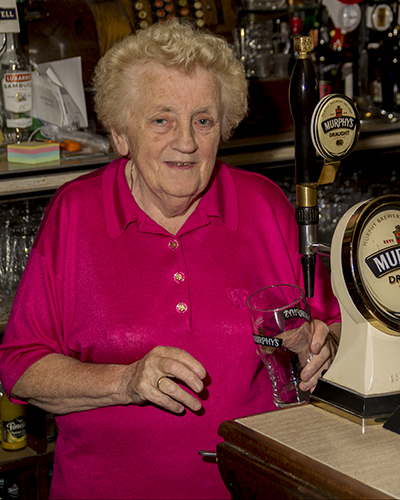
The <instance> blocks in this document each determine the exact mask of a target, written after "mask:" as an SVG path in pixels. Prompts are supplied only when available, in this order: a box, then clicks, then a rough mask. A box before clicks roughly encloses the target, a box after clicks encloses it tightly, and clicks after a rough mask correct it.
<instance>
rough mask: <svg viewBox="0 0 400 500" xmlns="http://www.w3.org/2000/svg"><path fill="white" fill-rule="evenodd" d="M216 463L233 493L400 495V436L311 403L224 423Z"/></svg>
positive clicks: (268, 496)
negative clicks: (348, 418)
mask: <svg viewBox="0 0 400 500" xmlns="http://www.w3.org/2000/svg"><path fill="white" fill-rule="evenodd" d="M219 434H220V436H221V437H222V438H223V439H224V440H225V442H224V443H220V444H219V445H218V447H217V454H218V467H219V470H220V473H221V476H222V479H223V480H224V482H225V484H226V486H227V488H228V490H229V491H230V493H231V495H232V498H233V499H241V500H246V499H250V498H251V499H253V500H256V499H274V500H275V499H281V498H282V499H286V498H345V499H350V498H365V499H367V498H368V499H378V498H400V473H399V469H400V435H398V434H396V433H394V432H391V431H389V430H386V429H384V428H383V427H382V426H381V425H372V426H361V425H359V424H356V423H354V422H351V421H350V420H347V419H346V418H343V417H340V416H338V415H335V414H333V413H331V412H329V411H326V410H324V409H321V408H318V407H316V406H313V405H309V404H305V405H302V406H298V407H292V408H288V409H284V410H277V411H273V412H269V413H265V414H260V415H255V416H251V417H246V418H239V419H237V420H231V421H227V422H223V423H222V424H221V426H220V429H219Z"/></svg>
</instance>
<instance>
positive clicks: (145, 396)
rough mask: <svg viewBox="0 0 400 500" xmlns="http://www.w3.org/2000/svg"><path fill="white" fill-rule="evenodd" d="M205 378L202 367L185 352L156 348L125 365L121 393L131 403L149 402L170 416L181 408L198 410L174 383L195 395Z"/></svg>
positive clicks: (198, 402)
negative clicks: (170, 412) (189, 389)
mask: <svg viewBox="0 0 400 500" xmlns="http://www.w3.org/2000/svg"><path fill="white" fill-rule="evenodd" d="M205 376H206V371H205V369H204V367H203V366H202V365H201V363H199V362H198V361H197V360H196V359H194V358H193V356H191V355H190V354H189V353H188V352H186V351H183V350H182V349H178V348H177V347H164V346H158V347H155V348H154V349H152V350H151V351H150V352H149V353H148V354H146V356H144V358H142V359H141V360H140V361H136V362H135V363H133V364H132V365H128V366H126V369H125V373H124V377H123V386H124V387H123V390H124V392H125V393H126V395H127V397H128V398H129V399H130V401H131V402H132V403H133V404H138V405H140V404H144V403H146V402H150V403H153V404H156V405H158V406H162V407H163V408H165V409H167V410H170V411H172V412H174V413H181V412H183V411H184V409H185V407H187V408H189V409H191V410H193V411H198V410H200V409H201V403H200V401H199V400H198V399H196V398H195V397H194V396H192V395H191V394H189V393H188V392H187V391H186V390H185V389H183V388H182V386H181V385H179V384H178V382H182V383H183V384H185V385H187V386H188V387H190V388H191V389H192V390H193V391H194V392H196V393H199V392H201V391H202V390H203V388H204V384H203V382H202V380H203V379H204V378H205ZM175 380H176V381H175ZM157 385H158V387H157Z"/></svg>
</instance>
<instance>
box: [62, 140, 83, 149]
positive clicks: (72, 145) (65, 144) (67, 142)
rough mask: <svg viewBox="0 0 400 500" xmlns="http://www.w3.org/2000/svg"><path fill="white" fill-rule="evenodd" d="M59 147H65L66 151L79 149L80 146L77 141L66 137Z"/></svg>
mask: <svg viewBox="0 0 400 500" xmlns="http://www.w3.org/2000/svg"><path fill="white" fill-rule="evenodd" d="M60 148H61V149H65V150H66V151H80V150H81V148H82V146H81V144H80V143H79V142H76V141H70V140H69V139H66V140H65V141H62V143H61V144H60Z"/></svg>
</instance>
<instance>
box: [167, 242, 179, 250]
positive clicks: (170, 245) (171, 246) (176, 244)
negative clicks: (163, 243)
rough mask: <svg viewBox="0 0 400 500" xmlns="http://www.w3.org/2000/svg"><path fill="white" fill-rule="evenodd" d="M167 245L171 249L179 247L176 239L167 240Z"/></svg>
mask: <svg viewBox="0 0 400 500" xmlns="http://www.w3.org/2000/svg"><path fill="white" fill-rule="evenodd" d="M168 246H169V248H170V249H171V250H174V251H175V250H177V248H178V247H179V241H178V240H169V243H168Z"/></svg>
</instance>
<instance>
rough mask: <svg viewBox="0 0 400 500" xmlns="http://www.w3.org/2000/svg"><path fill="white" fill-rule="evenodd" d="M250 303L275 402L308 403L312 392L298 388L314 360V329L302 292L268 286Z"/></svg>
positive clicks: (250, 298)
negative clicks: (303, 370)
mask: <svg viewBox="0 0 400 500" xmlns="http://www.w3.org/2000/svg"><path fill="white" fill-rule="evenodd" d="M247 304H248V306H249V310H250V316H251V320H252V324H253V338H254V342H255V344H256V348H257V352H258V354H259V355H260V357H261V359H262V360H263V362H264V364H265V366H266V368H267V370H268V373H269V376H270V378H271V382H272V388H273V396H274V403H275V404H276V406H278V407H279V408H284V407H287V406H293V405H297V404H301V403H303V402H305V401H307V400H308V398H309V392H303V391H301V390H300V387H299V384H300V382H301V379H300V372H301V370H302V369H303V368H304V366H305V365H306V364H307V362H309V361H310V360H311V358H312V353H311V350H310V345H311V340H312V336H313V333H314V330H313V324H312V322H311V315H310V311H309V308H308V304H307V300H306V298H305V295H304V292H303V290H302V289H301V288H300V287H299V286H297V285H273V286H268V287H265V288H262V289H261V290H258V291H257V292H255V293H253V294H252V295H250V297H249V299H248V301H247ZM296 353H301V354H300V355H298V354H296Z"/></svg>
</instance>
